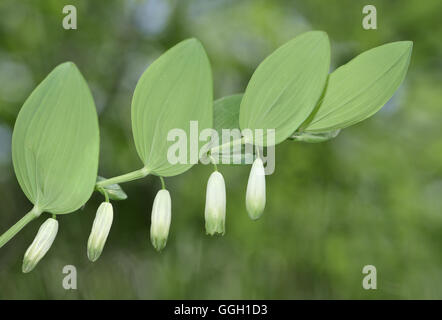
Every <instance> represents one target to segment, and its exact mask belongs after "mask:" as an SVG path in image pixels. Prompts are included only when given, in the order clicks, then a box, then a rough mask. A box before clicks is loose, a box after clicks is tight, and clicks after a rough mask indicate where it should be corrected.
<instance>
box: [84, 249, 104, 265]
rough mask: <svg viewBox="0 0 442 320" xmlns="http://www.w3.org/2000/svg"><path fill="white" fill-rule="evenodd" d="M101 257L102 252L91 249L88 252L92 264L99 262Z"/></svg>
mask: <svg viewBox="0 0 442 320" xmlns="http://www.w3.org/2000/svg"><path fill="white" fill-rule="evenodd" d="M100 256H101V251H98V250H90V249H88V250H87V257H88V259H89V261H91V262H95V261H97V260H98V258H99V257H100Z"/></svg>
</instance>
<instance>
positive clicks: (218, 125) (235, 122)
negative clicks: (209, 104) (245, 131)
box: [213, 93, 243, 137]
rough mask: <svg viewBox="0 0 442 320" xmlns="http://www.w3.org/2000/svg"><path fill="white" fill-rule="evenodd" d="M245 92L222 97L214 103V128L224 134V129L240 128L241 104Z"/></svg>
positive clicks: (220, 134) (219, 133)
mask: <svg viewBox="0 0 442 320" xmlns="http://www.w3.org/2000/svg"><path fill="white" fill-rule="evenodd" d="M242 97H243V94H242V93H240V94H234V95H231V96H226V97H222V98H221V99H218V100H216V101H215V102H214V104H213V128H214V129H215V130H216V131H217V132H218V135H219V136H220V137H221V136H222V129H239V106H240V104H241V99H242Z"/></svg>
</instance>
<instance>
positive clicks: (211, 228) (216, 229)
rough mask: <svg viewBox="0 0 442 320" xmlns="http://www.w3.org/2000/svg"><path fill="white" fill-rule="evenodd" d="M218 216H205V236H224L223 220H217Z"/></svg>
mask: <svg viewBox="0 0 442 320" xmlns="http://www.w3.org/2000/svg"><path fill="white" fill-rule="evenodd" d="M218 217H219V215H218V214H211V213H209V214H207V216H206V234H208V235H210V236H214V235H215V234H219V235H222V236H223V235H224V233H225V232H226V227H225V219H223V218H218Z"/></svg>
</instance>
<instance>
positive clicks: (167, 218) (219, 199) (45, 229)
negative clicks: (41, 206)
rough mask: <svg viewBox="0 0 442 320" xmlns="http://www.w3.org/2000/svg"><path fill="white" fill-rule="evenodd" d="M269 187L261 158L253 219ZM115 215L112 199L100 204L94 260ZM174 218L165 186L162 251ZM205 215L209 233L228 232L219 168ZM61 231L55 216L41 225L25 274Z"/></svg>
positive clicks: (91, 251)
mask: <svg viewBox="0 0 442 320" xmlns="http://www.w3.org/2000/svg"><path fill="white" fill-rule="evenodd" d="M265 189H266V187H265V172H264V165H263V162H262V160H261V159H260V158H258V159H256V160H255V161H254V162H253V165H252V169H251V171H250V175H249V181H248V183H247V192H246V208H247V212H248V214H249V217H250V218H251V219H253V220H256V219H258V218H259V217H261V215H262V213H263V211H264V207H265V203H266V190H265ZM113 214H114V213H113V208H112V204H111V203H109V202H103V203H102V204H101V205H100V206H99V207H98V210H97V214H96V216H95V219H94V223H93V225H92V231H91V233H90V236H89V240H88V244H87V256H88V258H89V260H91V261H96V260H97V259H98V258H99V257H100V255H101V252H102V251H103V248H104V245H105V243H106V240H107V237H108V235H109V231H110V228H111V226H112V221H113ZM171 218H172V205H171V198H170V194H169V191H167V190H166V189H162V190H160V191H158V193H157V195H156V196H155V199H154V202H153V207H152V216H151V226H150V239H151V242H152V245H153V246H154V247H155V249H157V250H158V251H161V250H162V249H163V248H164V247H165V246H166V243H167V238H168V236H169V228H170V222H171ZM204 218H205V227H206V233H207V234H209V235H214V234H216V233H219V234H224V233H225V220H226V186H225V182H224V178H223V176H222V174H221V173H219V172H218V171H215V172H213V173H212V174H211V175H210V177H209V181H208V182H207V189H206V207H205V211H204ZM57 232H58V221H57V220H56V219H54V218H49V219H47V220H46V221H45V222H44V223H43V224H42V225H41V226H40V228H39V230H38V233H37V236H36V237H35V239H34V241H33V242H32V244H31V245H30V246H29V248H28V249H27V250H26V253H25V256H24V259H23V267H22V270H23V272H24V273H27V272H30V271H31V270H32V269H34V268H35V266H36V265H37V264H38V262H39V261H40V260H41V259H42V258H43V257H44V255H45V254H46V252H48V250H49V249H50V247H51V245H52V243H53V242H54V239H55V237H56V235H57Z"/></svg>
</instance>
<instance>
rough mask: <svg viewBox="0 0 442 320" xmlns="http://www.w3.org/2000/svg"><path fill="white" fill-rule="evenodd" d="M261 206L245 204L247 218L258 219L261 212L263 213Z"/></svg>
mask: <svg viewBox="0 0 442 320" xmlns="http://www.w3.org/2000/svg"><path fill="white" fill-rule="evenodd" d="M261 208H262V207H260V206H259V207H258V206H253V205H248V206H247V212H248V214H249V218H250V219H252V220H254V221H255V220H258V219H259V218H261V217H262V214H263V213H264V210H263V209H261Z"/></svg>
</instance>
